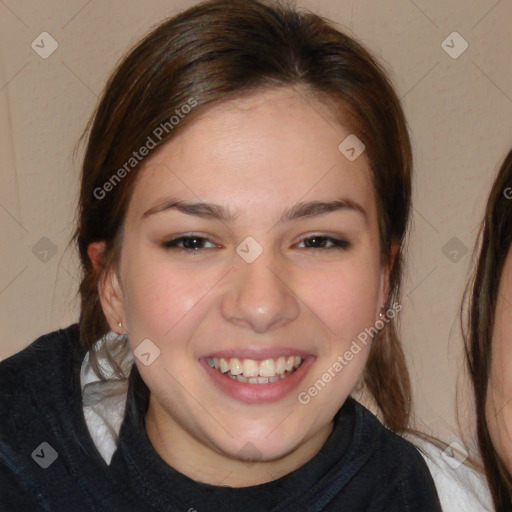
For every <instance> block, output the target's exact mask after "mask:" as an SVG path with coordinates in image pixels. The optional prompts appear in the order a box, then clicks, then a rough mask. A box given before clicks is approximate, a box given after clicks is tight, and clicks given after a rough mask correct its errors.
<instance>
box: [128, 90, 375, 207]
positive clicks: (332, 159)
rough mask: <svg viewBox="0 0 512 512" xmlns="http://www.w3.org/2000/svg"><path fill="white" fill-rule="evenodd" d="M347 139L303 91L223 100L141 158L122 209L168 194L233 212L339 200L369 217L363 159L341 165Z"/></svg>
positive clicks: (370, 199)
mask: <svg viewBox="0 0 512 512" xmlns="http://www.w3.org/2000/svg"><path fill="white" fill-rule="evenodd" d="M349 135H351V133H350V131H349V130H348V129H347V128H345V127H344V126H343V125H342V124H341V123H340V122H339V120H336V119H335V117H334V115H333V112H332V110H331V109H330V108H329V107H328V106H327V105H326V104H324V103H321V102H320V101H318V100H317V99H315V98H314V97H313V96H312V95H311V94H308V93H307V92H305V91H299V90H296V89H294V88H282V89H276V90H270V91H265V92H259V93H256V94H254V95H252V96H250V97H245V98H241V99H236V100H231V101H229V102H226V103H223V104H221V105H218V106H215V107H213V108H211V109H209V110H208V111H206V112H205V113H204V114H202V115H201V116H200V117H198V118H197V119H196V120H194V122H193V123H191V124H190V125H189V126H188V127H187V128H186V129H185V130H184V131H183V132H181V133H180V134H179V135H178V136H176V137H175V138H174V139H172V140H170V141H168V142H166V143H165V144H164V145H163V146H162V147H161V148H160V149H159V150H158V152H157V153H156V154H155V155H154V156H150V157H148V160H147V162H146V163H145V165H144V167H143V168H142V170H141V171H140V174H139V176H138V178H137V184H136V186H135V190H134V193H133V196H132V200H131V205H130V209H129V211H130V212H131V213H132V214H133V215H137V214H141V210H142V209H143V208H146V207H147V206H148V204H149V203H151V202H152V201H156V200H158V199H160V198H163V197H165V195H170V194H172V195H173V196H176V195H180V196H183V197H185V198H188V199H194V200H197V199H201V200H211V201H217V202H219V201H221V202H229V204H230V206H232V207H233V209H236V210H238V209H241V210H243V209H248V208H249V207H252V206H254V207H260V208H263V209H268V208H272V207H273V205H276V206H277V207H279V208H282V207H283V206H284V204H285V203H288V202H290V203H295V202H296V201H299V200H312V199H327V198H332V197H334V196H335V195H336V194H342V195H345V196H348V198H349V199H353V200H354V201H358V202H359V203H364V204H365V207H366V208H367V210H370V212H369V213H371V210H372V209H374V208H375V204H374V203H375V201H374V198H373V186H372V181H371V176H370V171H369V166H368V162H367V160H366V157H365V154H364V153H363V154H362V155H361V156H360V157H359V158H357V159H356V160H354V161H349V160H348V159H347V158H346V157H345V156H344V154H342V153H341V152H340V149H339V145H340V143H341V142H342V141H344V140H345V139H346V138H347V137H348V136H349ZM150 206H151V205H150ZM146 209H147V208H146Z"/></svg>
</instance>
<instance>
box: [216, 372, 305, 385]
mask: <svg viewBox="0 0 512 512" xmlns="http://www.w3.org/2000/svg"><path fill="white" fill-rule="evenodd" d="M294 371H295V368H294V369H293V370H292V371H291V372H288V371H286V372H285V373H283V374H281V375H274V376H273V377H244V376H243V375H233V374H232V373H231V372H227V373H223V374H222V375H225V376H226V377H229V378H230V379H231V380H237V381H238V382H244V383H249V384H269V383H270V384H272V383H273V382H277V381H278V380H281V379H284V378H285V377H288V375H291V374H292V373H293V372H294ZM219 373H221V372H219Z"/></svg>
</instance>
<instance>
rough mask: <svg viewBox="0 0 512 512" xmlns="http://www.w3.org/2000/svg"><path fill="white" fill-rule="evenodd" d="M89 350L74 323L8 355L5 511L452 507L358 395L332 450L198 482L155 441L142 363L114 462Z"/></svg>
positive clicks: (0, 472)
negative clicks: (99, 429)
mask: <svg viewBox="0 0 512 512" xmlns="http://www.w3.org/2000/svg"><path fill="white" fill-rule="evenodd" d="M84 355H85V353H84V351H83V349H82V348H81V347H80V345H79V343H78V326H77V324H74V325H71V326H70V327H68V328H66V329H61V330H58V331H55V332H52V333H49V334H47V335H45V336H42V337H40V338H38V339H37V340H36V341H34V342H33V343H32V344H31V345H30V346H29V347H27V348H26V349H24V350H23V351H21V352H19V353H18V354H15V355H14V356H12V357H10V358H8V359H6V360H5V361H3V362H1V363H0V511H2V512H3V511H9V512H11V511H17V512H18V511H23V512H25V511H39V510H41V511H66V512H67V511H70V512H80V511H108V512H118V511H119V512H132V511H133V512H135V511H169V512H207V511H208V512H210V511H223V510H226V511H229V512H252V511H256V512H266V511H269V512H270V511H271V512H278V511H279V512H285V511H286V512H292V511H300V512H313V511H315V512H316V511H337V512H341V511H344V512H345V511H346V512H362V511H365V512H439V511H441V506H440V504H439V500H438V497H437V493H436V490H435V486H434V483H433V480H432V478H431V475H430V473H429V471H428V468H427V466H426V464H425V462H424V460H423V458H422V457H421V455H420V454H419V452H418V451H417V450H416V448H415V447H414V446H413V445H412V444H410V443H409V442H408V441H406V440H404V439H403V438H401V437H399V436H398V435H396V434H394V433H393V432H391V431H390V430H388V429H386V428H385V427H384V426H382V424H381V423H380V422H379V421H378V420H377V418H375V416H374V415H373V414H371V413H370V412H369V411H368V410H367V409H365V408H364V407H363V406H362V405H360V404H359V403H357V402H356V401H354V400H352V399H348V400H347V401H346V402H345V404H344V405H343V407H342V408H341V409H340V411H339V412H338V413H337V415H336V416H335V418H334V428H333V431H332V433H331V435H330V436H329V438H328V439H327V441H326V442H325V444H324V446H323V447H322V449H321V450H320V452H319V453H318V454H317V455H315V456H314V457H313V458H312V459H311V460H310V461H308V462H307V463H306V464H304V465H303V466H302V467H300V468H298V469H297V470H295V471H293V472H291V473H289V474H288V475H286V476H284V477H281V478H279V479H277V480H274V481H272V482H268V483H265V484H261V485H256V486H252V487H243V488H230V487H225V486H214V485H207V484H203V483H199V482H195V481H194V480H192V479H190V478H188V477H187V476H185V475H183V474H181V473H179V472H178V471H176V470H174V469H173V468H172V467H170V466H169V465H168V464H166V463H165V462H164V460H163V459H161V458H160V456H159V455H158V453H157V452H156V451H155V450H154V448H153V446H152V445H151V442H150V440H149V438H148V436H147V434H146V430H145V426H144V418H145V413H146V410H147V407H148V400H149V391H148V388H147V386H146V385H145V383H144V382H143V381H142V379H141V377H140V375H139V373H138V371H137V368H136V366H135V365H134V366H133V368H132V371H131V374H130V382H129V389H128V395H127V402H126V411H125V416H124V419H123V423H122V425H121V430H120V432H119V442H118V446H117V450H116V451H115V453H114V455H113V457H112V461H111V463H110V465H107V464H106V463H105V461H104V460H103V458H102V457H101V455H100V453H99V452H98V450H97V449H96V447H95V445H94V442H93V440H92V438H91V436H90V434H89V431H88V429H87V425H86V422H85V419H84V415H83V407H82V397H81V388H80V367H81V363H82V361H83V358H84Z"/></svg>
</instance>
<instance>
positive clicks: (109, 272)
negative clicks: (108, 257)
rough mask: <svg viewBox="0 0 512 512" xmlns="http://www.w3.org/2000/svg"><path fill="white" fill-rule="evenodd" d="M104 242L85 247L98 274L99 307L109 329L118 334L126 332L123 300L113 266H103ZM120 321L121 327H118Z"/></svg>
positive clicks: (119, 283)
mask: <svg viewBox="0 0 512 512" xmlns="http://www.w3.org/2000/svg"><path fill="white" fill-rule="evenodd" d="M105 247H106V244H105V242H104V241H102V242H92V243H90V244H89V246H88V247H87V254H88V256H89V259H90V260H91V263H92V265H93V267H94V270H95V272H96V273H97V275H98V294H99V297H100V302H101V308H102V309H103V313H104V314H105V317H106V319H107V322H108V324H109V326H110V329H111V330H112V331H114V332H117V333H119V334H124V333H125V332H126V321H125V318H126V317H125V313H124V300H123V291H122V288H121V282H120V280H119V276H118V275H117V269H116V268H115V267H111V268H107V269H106V268H105V265H104V252H105ZM119 322H121V327H119Z"/></svg>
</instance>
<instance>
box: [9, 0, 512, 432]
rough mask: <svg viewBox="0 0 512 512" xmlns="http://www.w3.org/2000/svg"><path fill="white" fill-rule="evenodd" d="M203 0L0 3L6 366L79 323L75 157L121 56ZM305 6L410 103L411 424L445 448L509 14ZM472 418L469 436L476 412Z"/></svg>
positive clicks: (307, 0) (500, 109) (482, 0)
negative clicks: (366, 51) (41, 339)
mask: <svg viewBox="0 0 512 512" xmlns="http://www.w3.org/2000/svg"><path fill="white" fill-rule="evenodd" d="M194 3H195V2H193V1H184V0H180V1H178V0H171V1H164V0H145V1H144V2H137V1H134V0H129V1H126V0H125V1H121V0H111V1H109V2H101V1H99V0H89V1H85V0H74V1H66V2H64V1H63V0H46V1H45V2H39V1H35V0H24V1H15V0H0V165H1V172H0V226H1V237H2V243H1V245H0V256H1V261H2V265H1V271H0V319H1V336H0V358H2V359H4V358H6V357H8V356H9V355H11V354H13V353H15V352H17V351H19V350H21V349H22V348H24V347H25V346H27V345H28V344H29V343H31V342H32V341H33V340H34V339H35V338H37V337H38V336H40V335H41V334H43V333H47V332H50V331H52V330H55V329H57V328H60V327H65V326H67V325H69V324H71V323H73V322H75V321H76V320H77V318H78V307H77V306H78V302H77V300H76V297H75V294H76V290H77V286H78V276H79V272H78V266H77V259H76V257H75V254H74V251H73V248H72V247H67V243H68V241H69V239H70V237H71V234H72V231H73V220H74V212H75V205H76V201H77V193H78V177H79V168H80V159H81V154H82V153H81V151H79V152H78V154H77V157H76V159H73V149H74V147H75V145H76V143H77V141H78V138H79V136H80V134H81V132H82V130H83V129H84V127H85V125H86V123H87V121H88V119H89V117H90V115H91V114H92V112H93V109H94V107H95V105H96V103H97V98H98V96H99V94H100V92H101V90H102V88H103V86H104V84H105V81H106V79H107V77H108V75H109V73H110V72H111V70H112V69H113V67H114V65H115V63H116V62H117V60H118V59H119V58H120V57H121V56H122V55H123V54H124V53H125V51H126V50H127V49H128V48H129V47H130V46H131V45H132V44H133V43H135V42H136V41H137V40H138V39H139V38H140V37H141V36H142V35H143V34H144V33H146V32H147V31H148V30H149V29H150V28H151V27H152V26H153V25H154V24H156V23H158V22H159V21H160V20H162V19H163V18H165V17H168V16H171V15H173V14H175V13H176V12H177V11H179V10H181V9H183V8H186V7H188V6H190V5H192V4H194ZM297 4H298V5H299V6H302V7H305V8H307V9H310V10H312V11H314V12H317V13H319V14H321V15H323V16H325V17H327V18H329V19H331V20H333V21H335V22H336V23H338V24H339V25H340V28H341V29H344V30H346V31H348V32H349V33H351V34H352V35H355V36H356V37H357V38H359V39H360V40H361V41H362V42H363V43H365V44H366V45H367V46H368V47H369V48H370V50H371V51H373V53H374V54H375V55H376V56H377V57H378V58H379V59H380V60H381V61H382V62H383V63H384V65H385V67H386V68H387V69H388V70H389V71H390V73H391V76H392V79H393V81H394V84H395V86H396V88H397V91H398V93H399V95H400V96H401V98H402V100H403V104H404V108H405V111H406V115H407V117H408V120H409V124H410V129H411V134H412V138H413V144H414V150H415V158H416V176H415V186H414V203H413V204H414V216H413V231H412V236H411V239H410V256H409V265H408V272H407V280H406V285H405V288H404V299H403V306H404V309H403V312H402V313H401V317H402V326H403V339H404V344H405V348H406V351H407V356H408V360H409V364H410V371H411V377H412V381H413V386H414V398H415V405H416V409H415V410H416V415H417V420H418V425H420V426H421V427H422V428H424V429H426V430H427V431H429V432H431V433H434V434H437V435H439V436H441V437H443V438H444V439H445V440H447V441H448V442H451V441H453V440H456V439H458V438H459V437H460V433H459V432H458V430H457V422H456V416H455V409H456V383H457V381H459V384H460V386H459V387H460V390H461V392H462V397H464V395H465V394H467V393H466V391H467V383H465V382H464V381H461V379H460V375H459V374H460V370H461V367H462V339H461V335H460V331H459V328H458V308H459V304H460V300H461V296H462V293H463V289H464V285H465V282H466V279H467V272H468V268H469V266H470V259H471V253H472V248H473V246H474V242H475V238H476V234H477V229H478V225H479V222H480V218H481V216H482V213H483V208H484V203H485V199H486V196H487V193H488V191H489V188H490V185H491V182H492V179H493V177H494V175H495V172H496V170H497V166H498V163H499V161H500V160H501V159H502V158H503V157H504V156H505V154H506V152H507V149H508V148H509V146H510V145H511V143H512V65H511V62H512V60H511V55H512V31H511V30H510V23H511V20H512V2H511V1H510V0H499V1H496V0H472V1H471V2H467V1H465V0H430V1H426V0H423V1H422V0H414V1H413V0H393V1H391V0H388V1H377V0H373V1H370V0H319V1H313V0H301V1H298V2H297ZM43 32H46V33H48V34H49V36H48V35H41V34H42V33H43ZM453 32H457V33H458V35H455V34H453ZM50 36H51V38H53V40H54V41H55V42H52V40H51V39H50ZM41 39H44V44H41ZM33 41H35V43H34V48H32V47H31V43H32V42H33ZM443 41H445V42H444V43H443ZM36 44H38V45H39V47H37V46H35V45H36ZM55 44H58V48H57V49H56V50H55V51H54V53H52V54H51V55H50V56H48V57H47V58H42V56H41V55H40V54H42V55H43V56H44V52H49V51H50V50H51V49H52V45H54V46H55ZM466 44H467V45H468V46H467V49H465V51H463V50H464V48H465V46H466ZM42 46H44V48H42ZM36 50H37V51H36ZM460 404H461V407H462V410H463V411H465V410H466V405H467V402H465V401H464V400H461V402H460ZM463 420H464V422H465V424H466V425H471V423H472V420H471V417H470V413H467V414H466V415H465V416H463Z"/></svg>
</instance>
